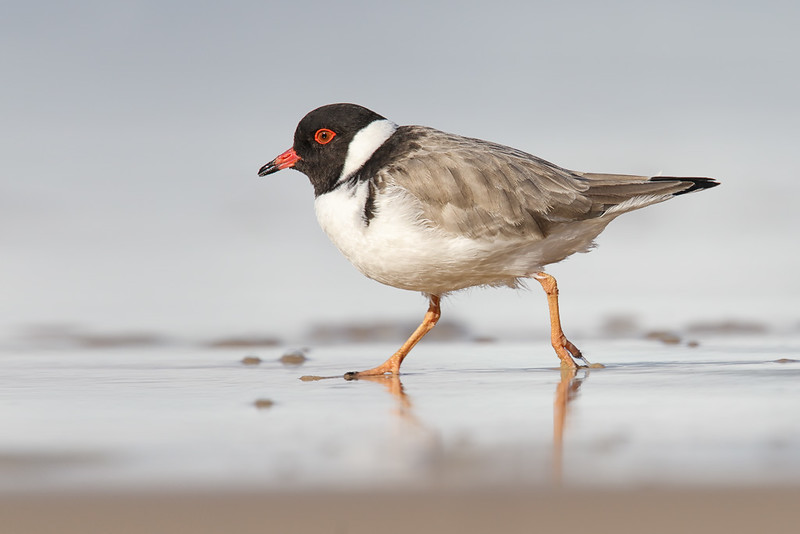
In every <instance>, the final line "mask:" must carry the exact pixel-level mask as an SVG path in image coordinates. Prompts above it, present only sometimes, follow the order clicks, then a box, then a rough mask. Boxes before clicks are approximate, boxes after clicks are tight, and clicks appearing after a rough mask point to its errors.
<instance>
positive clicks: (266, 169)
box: [258, 161, 280, 176]
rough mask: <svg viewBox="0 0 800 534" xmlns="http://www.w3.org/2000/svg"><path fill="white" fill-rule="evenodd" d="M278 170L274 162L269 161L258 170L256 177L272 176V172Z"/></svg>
mask: <svg viewBox="0 0 800 534" xmlns="http://www.w3.org/2000/svg"><path fill="white" fill-rule="evenodd" d="M279 170H280V169H278V166H277V165H275V162H274V161H270V162H269V163H267V164H266V165H264V166H263V167H261V168H260V169H258V175H259V176H266V175H268V174H272V173H273V172H278V171H279Z"/></svg>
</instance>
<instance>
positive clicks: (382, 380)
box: [356, 375, 422, 427]
mask: <svg viewBox="0 0 800 534" xmlns="http://www.w3.org/2000/svg"><path fill="white" fill-rule="evenodd" d="M356 380H358V381H359V382H374V383H376V384H383V386H384V388H385V389H386V391H388V392H389V394H390V395H391V396H392V397H394V398H395V400H396V401H397V407H396V409H395V414H396V415H397V416H398V417H400V419H402V420H403V421H405V422H408V423H411V424H413V425H414V426H419V427H421V426H422V423H420V422H419V419H417V418H416V416H415V415H414V413H413V411H412V410H411V399H409V398H408V395H407V394H406V391H405V389H404V388H403V382H401V381H400V377H399V376H398V375H366V376H359V377H358V378H357V379H356Z"/></svg>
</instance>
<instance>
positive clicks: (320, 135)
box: [314, 128, 336, 145]
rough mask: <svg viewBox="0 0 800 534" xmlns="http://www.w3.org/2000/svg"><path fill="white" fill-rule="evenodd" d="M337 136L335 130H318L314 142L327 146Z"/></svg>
mask: <svg viewBox="0 0 800 534" xmlns="http://www.w3.org/2000/svg"><path fill="white" fill-rule="evenodd" d="M335 136H336V132H334V131H333V130H329V129H327V128H320V129H319V130H317V133H315V134H314V141H316V142H317V143H319V144H321V145H327V144H328V143H330V142H331V141H333V138H334V137H335Z"/></svg>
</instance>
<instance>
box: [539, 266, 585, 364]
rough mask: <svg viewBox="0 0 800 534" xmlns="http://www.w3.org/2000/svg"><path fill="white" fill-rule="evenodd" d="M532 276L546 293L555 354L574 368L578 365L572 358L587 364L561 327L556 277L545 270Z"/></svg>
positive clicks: (551, 339) (563, 362)
mask: <svg viewBox="0 0 800 534" xmlns="http://www.w3.org/2000/svg"><path fill="white" fill-rule="evenodd" d="M533 277H534V278H535V279H536V280H537V281H538V282H539V283H540V284H542V289H544V292H545V293H547V305H548V306H549V308H550V342H551V343H552V344H553V348H554V349H556V354H557V355H558V357H559V358H560V359H561V365H562V366H565V367H568V368H571V369H574V368H576V367H578V364H576V363H575V360H574V359H573V358H578V359H580V360H583V361H584V362H586V363H587V364H588V363H589V362H587V361H586V358H584V357H583V355H582V354H581V351H580V350H578V347H576V346H575V345H573V344H572V342H570V340H568V339H567V336H565V335H564V331H563V330H562V329H561V316H560V314H559V313H558V285H556V279H555V278H553V277H552V276H550V275H549V274H547V273H545V272H538V273H536V274H535V275H533Z"/></svg>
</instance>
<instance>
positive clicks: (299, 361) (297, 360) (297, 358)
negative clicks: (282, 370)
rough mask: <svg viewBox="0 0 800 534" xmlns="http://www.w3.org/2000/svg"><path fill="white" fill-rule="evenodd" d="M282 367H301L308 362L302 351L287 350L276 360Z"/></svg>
mask: <svg viewBox="0 0 800 534" xmlns="http://www.w3.org/2000/svg"><path fill="white" fill-rule="evenodd" d="M278 361H279V362H281V363H282V364H283V365H303V364H304V363H306V361H308V358H307V357H306V354H305V351H303V350H299V349H297V350H289V351H287V352H286V353H285V354H284V355H283V356H281V357H280V359H279V360H278Z"/></svg>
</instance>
